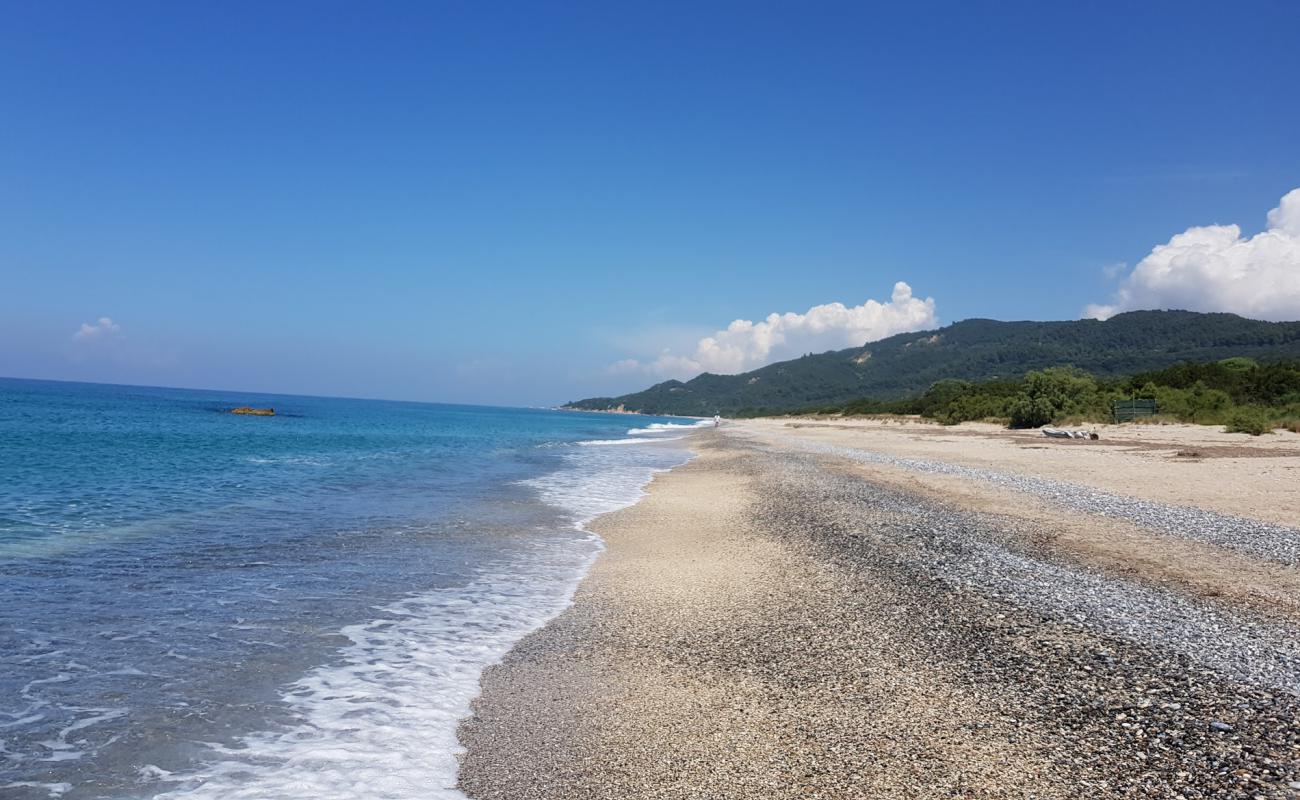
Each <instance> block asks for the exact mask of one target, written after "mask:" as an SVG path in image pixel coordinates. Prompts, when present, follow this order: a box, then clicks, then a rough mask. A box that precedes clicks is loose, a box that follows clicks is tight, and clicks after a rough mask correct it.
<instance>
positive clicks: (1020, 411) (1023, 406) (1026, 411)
mask: <svg viewBox="0 0 1300 800" xmlns="http://www.w3.org/2000/svg"><path fill="white" fill-rule="evenodd" d="M1007 414H1008V416H1010V417H1011V427H1013V428H1038V427H1042V426H1043V425H1046V424H1048V423H1049V422H1051V421H1052V418H1053V417H1055V416H1056V409H1054V408H1053V407H1052V403H1051V401H1049V400H1048V399H1047V398H1045V397H1030V396H1029V395H1027V394H1022V395H1020V396H1019V397H1017V398H1015V399H1014V400H1012V401H1011V405H1009V406H1008V407H1007Z"/></svg>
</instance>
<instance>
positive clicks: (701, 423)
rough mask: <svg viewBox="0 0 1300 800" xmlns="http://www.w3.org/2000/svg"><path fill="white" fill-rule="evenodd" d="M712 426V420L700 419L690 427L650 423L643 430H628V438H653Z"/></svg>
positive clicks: (668, 423)
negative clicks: (663, 434) (673, 432)
mask: <svg viewBox="0 0 1300 800" xmlns="http://www.w3.org/2000/svg"><path fill="white" fill-rule="evenodd" d="M712 424H713V420H708V419H702V420H698V421H696V422H693V423H691V424H690V425H679V424H677V423H675V422H652V423H650V424H649V425H646V426H645V427H644V428H629V429H628V431H627V435H628V436H655V435H658V434H662V433H668V432H671V431H689V430H694V429H696V428H705V427H708V426H709V425H712Z"/></svg>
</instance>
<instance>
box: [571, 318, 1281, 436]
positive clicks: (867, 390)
mask: <svg viewBox="0 0 1300 800" xmlns="http://www.w3.org/2000/svg"><path fill="white" fill-rule="evenodd" d="M1234 358H1246V359H1254V360H1255V361H1256V362H1258V363H1259V364H1268V363H1270V362H1280V361H1285V360H1293V361H1294V360H1300V322H1261V321H1258V320H1251V319H1245V318H1243V317H1239V316H1236V315H1234V314H1202V313H1196V312H1190V311H1134V312H1130V313H1126V314H1119V315H1116V316H1114V317H1112V318H1110V319H1108V320H1105V321H1100V320H1094V319H1085V320H1070V321H1062V322H999V321H996V320H989V319H969V320H964V321H962V322H957V323H954V324H952V325H949V326H947V327H944V328H939V329H937V330H932V331H922V332H916V333H904V334H899V335H897V336H891V337H889V338H887V339H882V340H880V341H877V342H871V343H868V344H866V345H864V346H861V347H854V348H849V349H847V350H836V351H831V352H826V353H820V354H812V355H806V356H804V357H802V358H797V359H793V360H790V361H783V362H778V363H775V364H769V365H767V366H765V367H762V368H761V369H757V370H753V371H751V372H745V373H741V374H738V375H714V374H712V373H704V374H702V375H699V376H697V377H695V378H693V379H691V380H689V381H678V380H670V381H664V382H662V383H659V384H656V385H655V386H652V387H650V388H649V389H646V390H644V391H641V392H635V393H632V394H627V395H622V396H620V397H595V398H589V399H586V400H578V401H574V402H572V403H569V404H568V406H567V407H568V408H575V409H583V410H609V409H614V408H620V407H621V408H623V409H625V410H628V411H639V412H643V413H651V414H681V415H686V416H713V415H714V414H724V415H728V416H756V415H759V414H782V413H787V412H792V411H806V410H808V409H810V408H844V407H846V406H849V405H852V404H854V403H857V404H871V403H876V402H881V403H886V404H890V403H911V404H913V405H915V404H920V406H921V407H924V408H927V409H934V410H935V411H936V413H940V412H939V409H942V413H943V414H944V415H945V418H953V419H955V418H957V417H963V418H969V419H981V418H985V417H1005V418H1008V419H1011V418H1013V417H1014V419H1015V420H1016V421H1017V423H1018V424H1029V423H1030V422H1031V421H1033V420H1038V419H1044V418H1047V417H1049V416H1050V418H1051V419H1053V420H1061V419H1066V418H1070V417H1072V416H1086V417H1089V418H1095V417H1101V416H1108V415H1109V405H1108V401H1109V400H1110V399H1112V398H1115V397H1121V396H1123V397H1132V396H1144V395H1142V394H1141V392H1143V391H1147V390H1146V387H1145V382H1143V383H1139V384H1137V385H1136V386H1133V385H1131V382H1132V381H1134V380H1138V377H1130V376H1139V377H1140V376H1142V375H1156V374H1157V373H1161V374H1160V377H1159V378H1158V379H1157V378H1152V379H1151V382H1152V388H1151V389H1150V390H1149V392H1148V393H1154V396H1155V399H1156V400H1157V401H1158V402H1159V404H1160V407H1161V408H1162V409H1168V413H1169V414H1170V415H1172V416H1173V417H1174V418H1179V419H1194V420H1195V421H1197V422H1202V421H1203V422H1215V423H1221V422H1226V421H1227V416H1228V414H1230V413H1232V412H1234V411H1236V410H1238V409H1237V407H1238V406H1242V407H1245V408H1246V410H1247V411H1249V410H1250V409H1251V408H1255V407H1258V408H1259V412H1258V413H1260V414H1263V415H1265V416H1269V415H1272V416H1273V417H1274V418H1277V416H1278V414H1279V413H1281V411H1282V410H1284V408H1285V404H1282V406H1277V405H1276V403H1275V399H1273V396H1272V395H1269V396H1268V399H1263V396H1261V397H1258V398H1257V397H1255V396H1254V395H1251V394H1249V392H1248V391H1247V390H1245V389H1243V388H1241V387H1240V386H1239V385H1238V383H1236V381H1237V380H1238V378H1236V377H1233V375H1234V374H1235V373H1233V372H1232V370H1233V366H1232V363H1233V362H1232V361H1231V360H1232V359H1234ZM1225 359H1226V360H1227V361H1225ZM1243 363H1244V362H1243ZM1066 364H1069V365H1073V366H1074V367H1075V368H1077V369H1076V370H1075V371H1071V372H1060V371H1059V369H1060V368H1061V367H1062V365H1066ZM1180 364H1186V365H1187V366H1184V367H1178V366H1176V365H1180ZM1213 364H1226V366H1222V367H1213V366H1207V365H1213ZM1050 370H1057V371H1050ZM1168 370H1172V371H1168ZM1180 370H1181V371H1180ZM1198 370H1200V371H1198ZM1161 371H1168V372H1167V374H1165V373H1162V372H1161ZM1247 373H1248V374H1254V373H1249V371H1247ZM1031 374H1032V375H1036V376H1037V377H1034V378H1032V381H1033V382H1032V383H1025V381H1028V380H1031V379H1030V378H1029V377H1028V376H1029V375H1031ZM1259 376H1260V377H1259V378H1258V380H1261V381H1268V380H1274V379H1275V378H1276V377H1277V376H1276V374H1275V372H1274V371H1270V370H1268V369H1265V370H1264V371H1263V372H1261V373H1259ZM1247 379H1250V380H1254V378H1247V377H1243V378H1241V380H1247ZM1161 381H1165V382H1163V383H1162V382H1161ZM1198 381H1199V382H1200V383H1203V384H1204V388H1203V389H1198V388H1197V383H1198ZM973 387H978V388H973ZM1251 391H1253V390H1251ZM1134 392H1137V393H1138V394H1137V395H1134ZM1218 392H1226V393H1227V394H1228V395H1229V396H1230V399H1231V398H1238V399H1231V402H1230V403H1227V404H1226V405H1225V404H1224V403H1225V401H1224V400H1223V398H1222V396H1221V395H1220V394H1218ZM1243 392H1246V393H1244V394H1243ZM1234 393H1235V394H1234ZM861 398H872V400H870V401H864V400H862V399H861ZM1267 409H1272V411H1268V410H1267ZM1288 413H1289V412H1288Z"/></svg>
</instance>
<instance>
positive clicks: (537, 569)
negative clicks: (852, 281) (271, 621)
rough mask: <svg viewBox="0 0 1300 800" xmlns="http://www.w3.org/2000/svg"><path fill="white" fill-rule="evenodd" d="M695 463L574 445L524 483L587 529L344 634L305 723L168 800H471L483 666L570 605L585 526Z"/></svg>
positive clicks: (315, 685)
mask: <svg viewBox="0 0 1300 800" xmlns="http://www.w3.org/2000/svg"><path fill="white" fill-rule="evenodd" d="M674 427H683V426H674ZM674 438H679V437H674ZM632 441H635V442H640V441H643V440H632ZM688 458H689V453H688V452H687V451H685V450H683V449H679V448H674V447H650V448H600V447H597V448H590V449H588V448H571V449H570V451H569V452H568V453H566V454H565V455H564V456H563V459H564V462H565V463H564V467H563V468H562V469H559V470H556V471H554V472H552V473H550V474H547V475H543V476H540V477H537V478H533V479H529V480H525V481H522V483H523V484H524V485H527V486H529V487H531V488H533V489H534V490H536V491H537V493H538V495H539V496H540V498H541V499H542V500H543V501H544V502H546V503H547V504H549V505H552V506H554V507H556V508H559V509H561V510H562V511H564V512H565V513H566V515H567V516H568V517H569V519H570V520H571V523H572V525H573V528H575V529H576V531H570V532H568V533H563V532H554V531H552V532H549V533H547V532H544V531H539V532H538V535H537V537H536V539H535V541H533V542H532V544H531V546H530V548H529V549H527V550H525V551H523V552H521V553H519V554H517V555H516V556H515V557H513V558H511V559H509V561H508V562H507V563H504V564H501V565H497V566H496V567H495V568H494V569H491V570H485V571H483V572H482V573H481V574H478V575H477V576H476V577H475V578H474V579H473V580H472V581H471V582H470V583H469V584H468V585H464V586H459V587H452V588H445V589H438V590H434V591H430V592H425V593H422V594H418V595H414V596H411V597H409V598H406V599H404V600H402V601H400V602H397V603H393V604H391V605H389V606H386V607H384V608H382V609H379V610H380V612H381V615H380V616H378V617H377V618H376V619H374V620H371V621H370V622H367V623H364V624H360V625H353V626H349V627H346V628H344V629H343V630H342V631H341V633H342V634H343V635H344V636H346V637H347V638H348V640H349V641H350V644H348V645H347V646H345V647H344V648H342V650H341V651H340V653H339V658H338V659H337V662H336V663H332V664H330V665H325V666H321V667H317V668H316V669H313V670H312V671H311V672H309V673H308V674H307V675H305V676H304V677H302V678H301V679H299V680H298V681H296V682H295V683H293V684H292V685H290V686H289V687H288V688H287V690H286V691H285V692H284V694H283V700H284V702H285V703H286V704H287V705H288V706H289V707H290V708H291V709H292V711H293V712H294V713H295V715H296V717H297V722H296V724H293V725H290V726H289V727H287V728H286V729H283V730H275V731H264V732H261V733H256V734H252V735H249V736H246V737H244V738H243V739H242V740H241V741H240V743H239V744H238V745H237V746H235V747H223V746H220V745H215V744H214V745H210V747H211V749H212V752H213V755H214V756H215V757H214V758H213V759H212V760H211V763H209V764H208V765H207V766H205V767H203V768H201V769H199V770H197V771H196V772H194V773H191V774H189V775H166V776H165V777H164V776H159V779H160V782H162V781H166V782H168V783H171V782H178V783H179V786H176V785H175V784H173V786H174V788H172V789H171V791H169V792H168V793H166V794H164V795H161V796H162V797H167V798H222V799H223V800H227V799H229V800H263V799H264V798H270V797H274V798H277V799H278V800H295V799H296V798H304V799H305V798H312V799H313V800H322V799H325V798H354V797H367V798H391V799H392V800H399V799H404V798H425V799H428V800H453V799H454V800H464V797H465V796H464V795H463V794H462V793H461V792H460V791H459V790H458V789H456V778H457V766H458V756H459V755H460V754H461V753H462V751H463V748H462V747H461V746H460V743H459V742H458V741H457V738H456V729H457V726H458V725H459V723H460V721H461V720H463V719H465V718H466V717H467V716H469V714H470V704H471V702H472V701H473V699H474V697H475V696H476V695H477V694H478V691H479V678H480V676H481V674H482V672H483V670H484V669H485V668H486V667H488V666H490V665H492V664H494V663H497V662H499V661H500V660H501V659H502V657H503V656H504V655H505V654H506V652H507V651H508V650H509V649H510V648H511V647H512V646H513V645H514V644H515V643H516V642H517V641H519V640H520V639H521V638H523V637H524V636H526V635H528V634H529V633H531V632H533V631H535V630H538V629H539V628H541V627H542V626H543V625H545V624H546V623H547V622H548V621H549V620H550V619H552V618H553V617H555V616H556V615H557V614H559V613H560V612H561V611H563V610H564V609H565V608H566V607H567V606H568V605H569V603H570V602H571V601H572V597H573V594H574V591H575V590H576V588H577V585H578V582H579V581H580V580H581V578H582V576H583V575H584V574H585V573H586V571H587V569H588V568H589V566H590V565H591V563H592V561H594V559H595V558H596V556H597V554H598V553H599V551H600V549H601V548H602V544H601V542H600V540H599V538H598V537H596V536H595V535H594V534H590V533H588V532H586V531H585V529H584V528H583V525H584V524H585V523H586V522H588V521H590V520H591V519H593V518H594V517H596V516H598V515H600V514H604V513H607V512H610V511H615V510H618V509H620V508H624V507H626V506H628V505H631V504H633V503H635V502H636V501H637V500H638V499H639V498H640V497H641V496H642V495H643V494H644V486H645V485H646V484H647V483H648V482H649V481H650V479H651V478H652V477H653V475H654V473H656V472H658V471H663V470H666V469H670V468H672V467H674V466H676V465H678V464H681V463H683V462H684V461H686V460H687V459H688Z"/></svg>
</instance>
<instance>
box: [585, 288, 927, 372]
mask: <svg viewBox="0 0 1300 800" xmlns="http://www.w3.org/2000/svg"><path fill="white" fill-rule="evenodd" d="M935 324H936V317H935V312H934V298H930V297H927V298H925V299H924V300H922V299H920V298H917V297H913V296H912V287H910V286H908V285H907V284H906V283H903V282H902V281H899V282H898V283H896V284H894V292H893V295H892V296H891V297H890V299H889V302H887V303H881V302H878V301H876V300H868V301H866V302H865V303H863V304H862V305H858V306H845V305H844V304H843V303H827V304H825V305H820V306H813V307H812V308H810V309H808V310H807V311H806V312H804V313H802V314H798V313H794V312H786V313H784V314H775V313H774V314H769V315H768V316H767V318H766V319H764V320H761V321H759V322H752V321H750V320H747V319H738V320H736V321H734V322H732V323H731V324H730V325H728V326H727V327H726V328H725V329H723V330H720V331H715V332H714V333H713V335H711V336H705V337H704V338H702V339H700V340H699V342H698V343H697V344H696V345H695V351H694V352H693V353H691V354H690V355H681V354H677V353H673V352H671V351H668V350H665V351H664V352H663V353H661V354H660V355H659V357H658V358H655V359H653V360H650V361H639V360H637V359H625V360H623V361H619V362H617V363H615V364H613V365H611V366H610V371H611V372H614V373H619V374H629V373H646V374H652V375H658V376H661V377H674V378H689V377H691V376H694V375H697V374H699V373H701V372H717V373H724V374H730V373H736V372H745V371H746V370H751V369H754V368H756V367H761V366H763V365H764V364H769V363H771V362H773V361H780V360H783V359H787V358H793V357H795V356H799V355H802V354H803V353H809V352H821V351H824V350H834V349H838V348H844V347H854V346H857V345H861V344H864V343H866V342H870V341H875V340H876V339H883V338H885V337H886V336H892V335H893V334H895V333H904V332H906V331H915V330H920V329H923V328H931V327H934V326H935Z"/></svg>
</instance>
